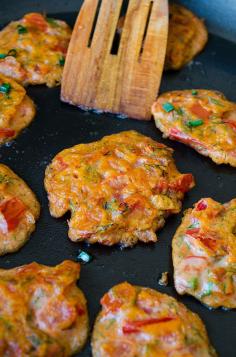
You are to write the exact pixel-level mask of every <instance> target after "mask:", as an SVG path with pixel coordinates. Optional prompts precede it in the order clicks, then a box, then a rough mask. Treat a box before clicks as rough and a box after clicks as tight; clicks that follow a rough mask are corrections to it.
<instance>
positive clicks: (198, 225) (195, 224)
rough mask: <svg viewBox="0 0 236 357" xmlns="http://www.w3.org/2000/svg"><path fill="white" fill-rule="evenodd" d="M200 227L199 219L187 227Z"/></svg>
mask: <svg viewBox="0 0 236 357" xmlns="http://www.w3.org/2000/svg"><path fill="white" fill-rule="evenodd" d="M199 227H200V222H199V221H197V220H196V221H194V222H193V223H192V224H190V226H188V228H187V229H193V228H199Z"/></svg>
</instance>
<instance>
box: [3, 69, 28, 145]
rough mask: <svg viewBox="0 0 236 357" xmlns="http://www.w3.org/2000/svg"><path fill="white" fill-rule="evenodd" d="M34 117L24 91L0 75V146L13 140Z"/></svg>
mask: <svg viewBox="0 0 236 357" xmlns="http://www.w3.org/2000/svg"><path fill="white" fill-rule="evenodd" d="M34 116H35V106H34V103H33V101H32V100H31V99H30V98H29V97H28V96H27V95H26V91H25V89H24V88H23V87H22V86H21V85H20V84H18V83H16V82H15V81H14V80H12V79H10V78H8V77H5V76H3V75H2V74H0V145H1V144H4V143H6V142H8V141H10V140H12V139H14V138H15V137H16V136H17V135H18V134H19V133H20V131H21V130H22V129H24V128H26V127H27V126H28V125H29V124H30V122H31V121H32V120H33V118H34Z"/></svg>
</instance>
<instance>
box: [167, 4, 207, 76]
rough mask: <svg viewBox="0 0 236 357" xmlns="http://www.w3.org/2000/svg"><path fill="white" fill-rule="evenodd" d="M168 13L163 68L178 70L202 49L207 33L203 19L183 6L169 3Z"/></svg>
mask: <svg viewBox="0 0 236 357" xmlns="http://www.w3.org/2000/svg"><path fill="white" fill-rule="evenodd" d="M169 14H170V20H169V35H168V42H167V50H166V61H165V69H166V70H169V69H172V70H178V69H180V68H181V67H183V66H184V65H186V64H187V63H188V62H190V61H191V60H192V59H193V58H194V57H195V56H196V55H197V54H198V53H199V52H201V51H202V49H203V48H204V47H205V45H206V43H207V40H208V33H207V29H206V27H205V25H204V23H203V21H202V20H200V19H199V18H198V17H197V16H196V15H194V14H193V13H192V12H191V11H190V10H188V9H186V8H185V7H184V6H181V5H178V4H171V5H170V7H169Z"/></svg>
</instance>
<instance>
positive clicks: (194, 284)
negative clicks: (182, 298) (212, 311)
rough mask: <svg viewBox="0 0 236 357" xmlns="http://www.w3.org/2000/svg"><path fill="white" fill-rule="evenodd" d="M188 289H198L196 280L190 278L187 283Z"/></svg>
mask: <svg viewBox="0 0 236 357" xmlns="http://www.w3.org/2000/svg"><path fill="white" fill-rule="evenodd" d="M188 285H189V287H190V289H192V290H196V289H197V288H198V278H192V279H190V280H189V281H188Z"/></svg>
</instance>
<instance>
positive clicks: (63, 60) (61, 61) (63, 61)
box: [58, 57, 65, 66]
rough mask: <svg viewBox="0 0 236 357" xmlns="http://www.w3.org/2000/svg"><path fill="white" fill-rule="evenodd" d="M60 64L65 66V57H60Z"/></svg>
mask: <svg viewBox="0 0 236 357" xmlns="http://www.w3.org/2000/svg"><path fill="white" fill-rule="evenodd" d="M58 63H59V65H60V66H64V64H65V57H61V58H60V59H59V62H58Z"/></svg>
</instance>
